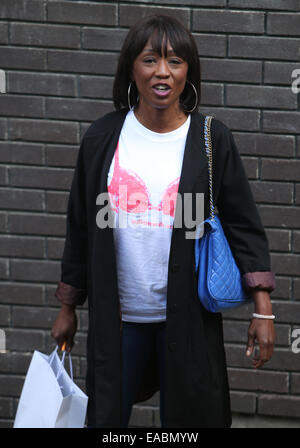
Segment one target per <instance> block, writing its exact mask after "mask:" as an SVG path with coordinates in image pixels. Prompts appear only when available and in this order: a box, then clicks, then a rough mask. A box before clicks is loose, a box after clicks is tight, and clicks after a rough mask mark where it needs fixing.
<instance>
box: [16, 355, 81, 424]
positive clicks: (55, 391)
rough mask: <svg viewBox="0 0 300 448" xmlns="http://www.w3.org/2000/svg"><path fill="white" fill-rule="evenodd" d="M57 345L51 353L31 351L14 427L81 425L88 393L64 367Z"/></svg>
mask: <svg viewBox="0 0 300 448" xmlns="http://www.w3.org/2000/svg"><path fill="white" fill-rule="evenodd" d="M57 348H58V347H56V348H55V350H54V351H53V352H52V353H51V355H49V356H48V355H44V354H43V353H41V352H38V351H37V350H35V351H34V354H33V357H32V360H31V363H30V366H29V369H28V372H27V375H26V378H25V383H24V386H23V389H22V393H21V397H20V400H19V404H18V409H17V414H16V417H15V422H14V428H82V427H83V426H84V422H85V416H86V408H87V401H88V397H87V396H86V395H85V394H84V393H83V392H82V391H81V390H80V389H79V387H78V386H76V384H75V383H74V381H73V369H72V360H71V355H70V354H69V361H70V375H71V377H70V376H69V375H68V373H67V371H66V370H65V368H64V359H65V353H66V352H65V351H64V352H63V357H62V359H61V360H60V359H59V356H58V354H57Z"/></svg>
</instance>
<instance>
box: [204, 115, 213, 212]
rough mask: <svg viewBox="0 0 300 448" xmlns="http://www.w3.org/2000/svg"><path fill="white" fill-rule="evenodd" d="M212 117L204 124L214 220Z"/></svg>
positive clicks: (210, 197) (210, 202)
mask: <svg viewBox="0 0 300 448" xmlns="http://www.w3.org/2000/svg"><path fill="white" fill-rule="evenodd" d="M211 120H212V116H206V117H205V122H204V140H205V150H206V154H207V157H208V174H209V204H210V217H211V219H212V220H214V217H215V213H214V208H215V207H214V201H213V185H212V177H213V173H212V165H213V163H212V143H211V133H210V124H211Z"/></svg>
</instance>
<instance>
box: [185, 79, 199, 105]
mask: <svg viewBox="0 0 300 448" xmlns="http://www.w3.org/2000/svg"><path fill="white" fill-rule="evenodd" d="M187 82H188V83H189V84H190V85H191V86H192V87H193V89H194V93H195V96H196V101H195V105H194V107H193V108H192V109H190V110H186V112H189V113H191V112H193V111H194V110H195V109H196V107H197V104H198V93H197V90H196V88H195V86H194V84H193V83H192V82H190V81H187Z"/></svg>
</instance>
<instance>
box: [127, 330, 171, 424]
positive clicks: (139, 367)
mask: <svg viewBox="0 0 300 448" xmlns="http://www.w3.org/2000/svg"><path fill="white" fill-rule="evenodd" d="M165 338H166V322H151V323H137V322H124V321H123V322H122V338H121V341H122V423H121V426H122V428H127V427H128V422H129V419H130V415H131V410H132V405H133V400H134V396H135V394H136V392H137V390H138V388H139V385H140V384H141V379H142V375H143V372H144V370H145V368H146V365H147V361H148V360H149V357H150V355H151V353H152V351H153V350H154V351H155V353H156V356H157V361H158V366H159V378H160V420H161V426H162V427H163V426H164V422H163V410H164V392H165V380H164V378H165V347H166V341H165Z"/></svg>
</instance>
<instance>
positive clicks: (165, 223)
mask: <svg viewBox="0 0 300 448" xmlns="http://www.w3.org/2000/svg"><path fill="white" fill-rule="evenodd" d="M189 126H190V116H188V118H187V120H186V121H185V123H184V124H183V125H181V126H180V127H179V128H177V129H175V130H174V131H171V132H167V133H163V134H161V133H157V132H153V131H151V130H150V129H148V128H146V127H145V126H143V125H142V124H141V123H140V122H139V121H138V120H137V118H136V117H135V114H134V112H133V111H129V112H128V114H127V116H126V119H125V121H124V124H123V127H122V130H121V134H120V138H119V142H118V145H117V148H116V152H115V155H114V158H113V160H112V163H111V166H110V169H109V172H108V178H107V187H108V193H109V198H110V206H111V208H112V210H113V216H114V229H113V234H114V243H115V250H116V262H117V275H118V288H119V297H120V305H121V312H122V320H124V321H129V322H158V321H164V320H166V300H167V280H168V263H169V253H170V243H171V236H172V227H173V222H174V213H175V210H174V209H175V204H176V195H177V191H178V185H179V180H180V174H181V168H182V161H183V155H184V148H185V142H186V136H187V133H188V130H189ZM172 198H173V200H172Z"/></svg>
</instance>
